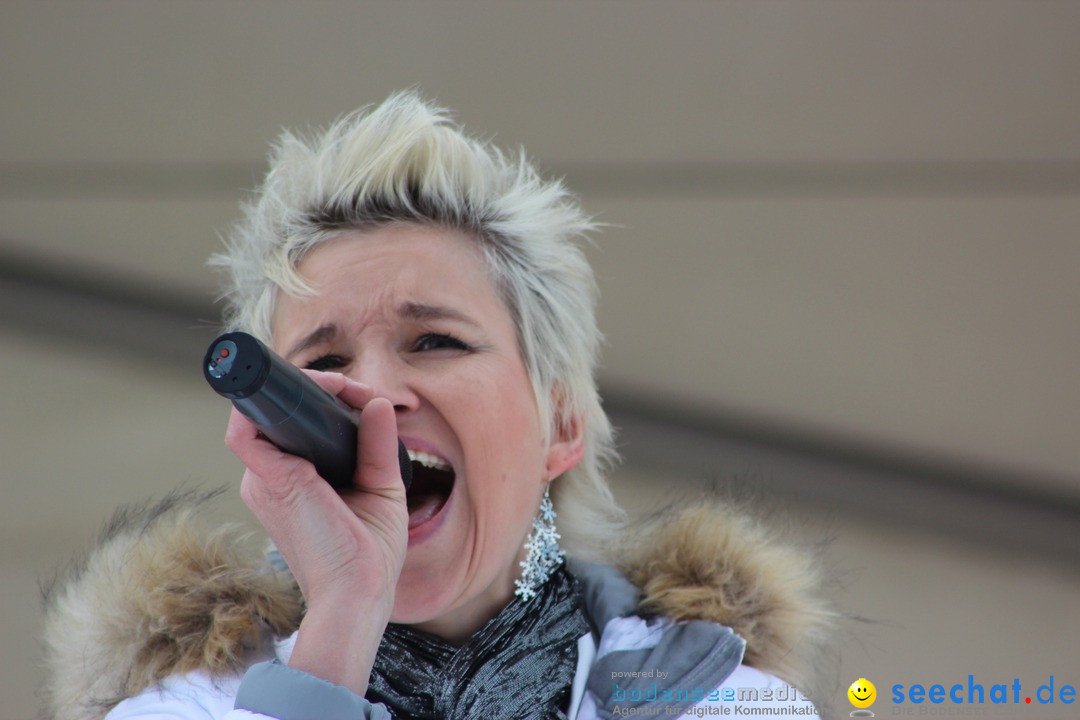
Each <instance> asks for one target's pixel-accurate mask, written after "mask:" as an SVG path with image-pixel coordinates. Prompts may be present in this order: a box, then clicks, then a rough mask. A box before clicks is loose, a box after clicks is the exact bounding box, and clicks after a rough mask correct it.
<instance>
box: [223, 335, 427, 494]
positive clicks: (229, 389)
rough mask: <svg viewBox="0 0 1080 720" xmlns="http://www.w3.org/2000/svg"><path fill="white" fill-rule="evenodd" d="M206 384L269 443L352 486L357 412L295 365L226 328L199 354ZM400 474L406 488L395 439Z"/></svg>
mask: <svg viewBox="0 0 1080 720" xmlns="http://www.w3.org/2000/svg"><path fill="white" fill-rule="evenodd" d="M203 375H204V376H205V378H206V381H207V382H208V383H209V384H210V387H211V388H213V389H214V391H215V392H217V393H218V394H219V395H221V396H222V397H226V398H228V399H229V400H232V403H233V405H234V406H236V409H237V410H239V411H240V412H242V413H243V414H244V415H246V416H247V417H248V418H250V419H251V421H252V422H253V423H255V425H256V426H257V427H258V428H259V430H260V431H261V432H262V434H263V435H265V436H266V438H267V439H268V440H270V442H272V443H274V445H276V446H277V447H279V448H281V449H282V450H284V451H285V452H287V453H290V454H292V455H297V456H299V457H302V458H304V459H306V460H308V461H310V462H311V464H312V465H314V466H315V471H316V472H318V473H319V475H320V477H322V478H323V479H324V480H326V481H327V482H328V483H330V485H331V486H333V487H334V488H335V489H337V490H349V489H352V488H353V476H354V475H355V474H356V459H357V458H356V433H357V427H358V425H357V412H356V411H355V410H353V409H352V408H350V407H349V406H347V405H346V404H345V403H343V402H341V401H340V400H338V399H337V398H336V397H334V396H333V395H331V394H330V393H328V392H326V391H325V390H323V389H322V388H321V387H319V385H318V384H317V383H316V382H315V381H314V380H312V379H311V378H309V377H308V376H307V375H305V374H304V373H303V372H301V370H300V369H299V368H298V367H296V366H295V365H293V364H292V363H290V362H288V361H287V360H285V359H284V358H282V357H280V356H279V355H277V354H276V353H274V352H273V351H272V350H270V348H268V347H266V345H264V344H263V343H262V342H260V341H259V340H258V339H257V338H255V337H254V336H252V335H249V334H248V333H244V332H233V333H226V334H224V335H222V336H220V337H218V338H217V339H216V340H214V341H213V342H212V343H210V347H209V348H208V349H207V351H206V356H205V357H204V359H203ZM398 462H399V464H400V466H401V479H402V480H403V481H404V483H405V489H406V490H408V488H409V484H410V482H411V480H412V464H411V462H410V460H409V454H408V452H407V451H406V450H405V446H404V445H403V444H402V443H401V441H400V440H399V441H398Z"/></svg>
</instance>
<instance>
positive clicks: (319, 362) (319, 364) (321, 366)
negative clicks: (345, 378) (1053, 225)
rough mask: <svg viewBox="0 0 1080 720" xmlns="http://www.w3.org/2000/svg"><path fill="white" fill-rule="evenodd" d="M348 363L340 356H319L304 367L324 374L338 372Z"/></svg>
mask: <svg viewBox="0 0 1080 720" xmlns="http://www.w3.org/2000/svg"><path fill="white" fill-rule="evenodd" d="M348 364H349V363H348V362H346V360H345V358H343V357H341V356H340V355H320V356H319V357H317V358H315V359H314V360H312V361H310V362H308V363H307V364H305V365H304V367H305V368H306V369H308V370H319V371H321V372H326V371H328V370H340V369H341V368H343V367H345V366H346V365H348Z"/></svg>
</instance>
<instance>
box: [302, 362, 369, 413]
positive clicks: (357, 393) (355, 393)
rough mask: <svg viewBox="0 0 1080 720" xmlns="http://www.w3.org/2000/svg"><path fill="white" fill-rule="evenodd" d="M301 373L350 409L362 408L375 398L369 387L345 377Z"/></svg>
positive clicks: (309, 372) (316, 372) (310, 371)
mask: <svg viewBox="0 0 1080 720" xmlns="http://www.w3.org/2000/svg"><path fill="white" fill-rule="evenodd" d="M303 372H304V374H305V375H307V376H308V377H310V378H311V379H312V380H314V381H315V382H316V383H317V384H318V385H319V387H321V388H322V389H323V390H326V391H327V392H328V393H330V394H331V395H334V396H336V397H338V398H340V399H341V400H342V401H343V402H344V403H345V404H346V405H349V406H351V407H354V408H362V407H364V406H365V405H367V404H368V403H369V402H370V401H371V399H372V398H373V397H375V392H374V391H373V390H372V389H371V386H370V385H365V384H364V383H361V382H357V381H356V380H353V379H352V378H350V377H349V376H347V375H342V374H341V373H328V372H320V371H318V370H303Z"/></svg>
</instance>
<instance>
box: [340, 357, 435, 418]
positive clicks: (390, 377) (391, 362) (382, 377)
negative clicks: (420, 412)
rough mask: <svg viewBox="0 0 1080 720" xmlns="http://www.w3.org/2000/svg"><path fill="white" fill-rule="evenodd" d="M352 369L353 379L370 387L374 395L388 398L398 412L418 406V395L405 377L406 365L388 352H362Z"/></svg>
mask: <svg viewBox="0 0 1080 720" xmlns="http://www.w3.org/2000/svg"><path fill="white" fill-rule="evenodd" d="M352 370H353V371H352V373H350V374H351V375H352V377H353V379H354V380H356V381H357V382H362V383H364V384H365V385H368V386H369V387H371V389H372V390H373V391H374V393H375V397H381V398H386V399H387V400H389V401H390V402H391V403H392V404H393V406H394V409H395V410H397V411H398V412H399V413H400V412H407V411H409V410H415V409H416V408H417V407H418V406H419V397H418V396H417V394H416V392H415V391H414V390H413V388H412V386H411V384H410V383H409V380H408V377H407V373H408V366H406V365H405V364H404V363H401V362H397V361H395V359H394V357H393V356H392V355H391V354H390V353H376V352H367V353H364V354H363V355H362V356H361V357H360V358H358V360H357V361H356V362H354V363H353V369H352Z"/></svg>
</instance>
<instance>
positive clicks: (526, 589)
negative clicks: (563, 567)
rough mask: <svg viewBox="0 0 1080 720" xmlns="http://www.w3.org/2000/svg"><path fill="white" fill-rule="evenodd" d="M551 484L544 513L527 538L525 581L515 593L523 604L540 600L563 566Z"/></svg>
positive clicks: (523, 566)
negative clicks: (538, 593) (545, 586)
mask: <svg viewBox="0 0 1080 720" xmlns="http://www.w3.org/2000/svg"><path fill="white" fill-rule="evenodd" d="M550 490H551V484H550V483H548V486H547V487H546V488H544V499H543V500H541V501H540V512H539V513H538V514H537V515H536V518H535V519H534V520H533V526H532V531H531V532H529V536H528V537H527V538H526V539H525V549H526V550H527V551H528V552H527V554H526V555H525V561H524V562H522V563H519V564H520V565H521V579H520V580H515V581H514V585H515V586H517V590H515V591H514V594H515V595H517V596H518V597H519V598H521V600H522V602H528V601H529V600H531V599H533V598H534V597H536V591H537V590H539V589H540V586H542V585H543V584H544V583H546V582H547V579H548V578H549V577H550V576H551V573H552V571H554V570H555V568H557V567H559V565H560V564H562V561H563V558H564V557H565V556H566V553H564V552H563V551H562V549H561V548H560V547H559V533H558V531H557V530H555V508H554V506H552V504H551V494H550Z"/></svg>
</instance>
